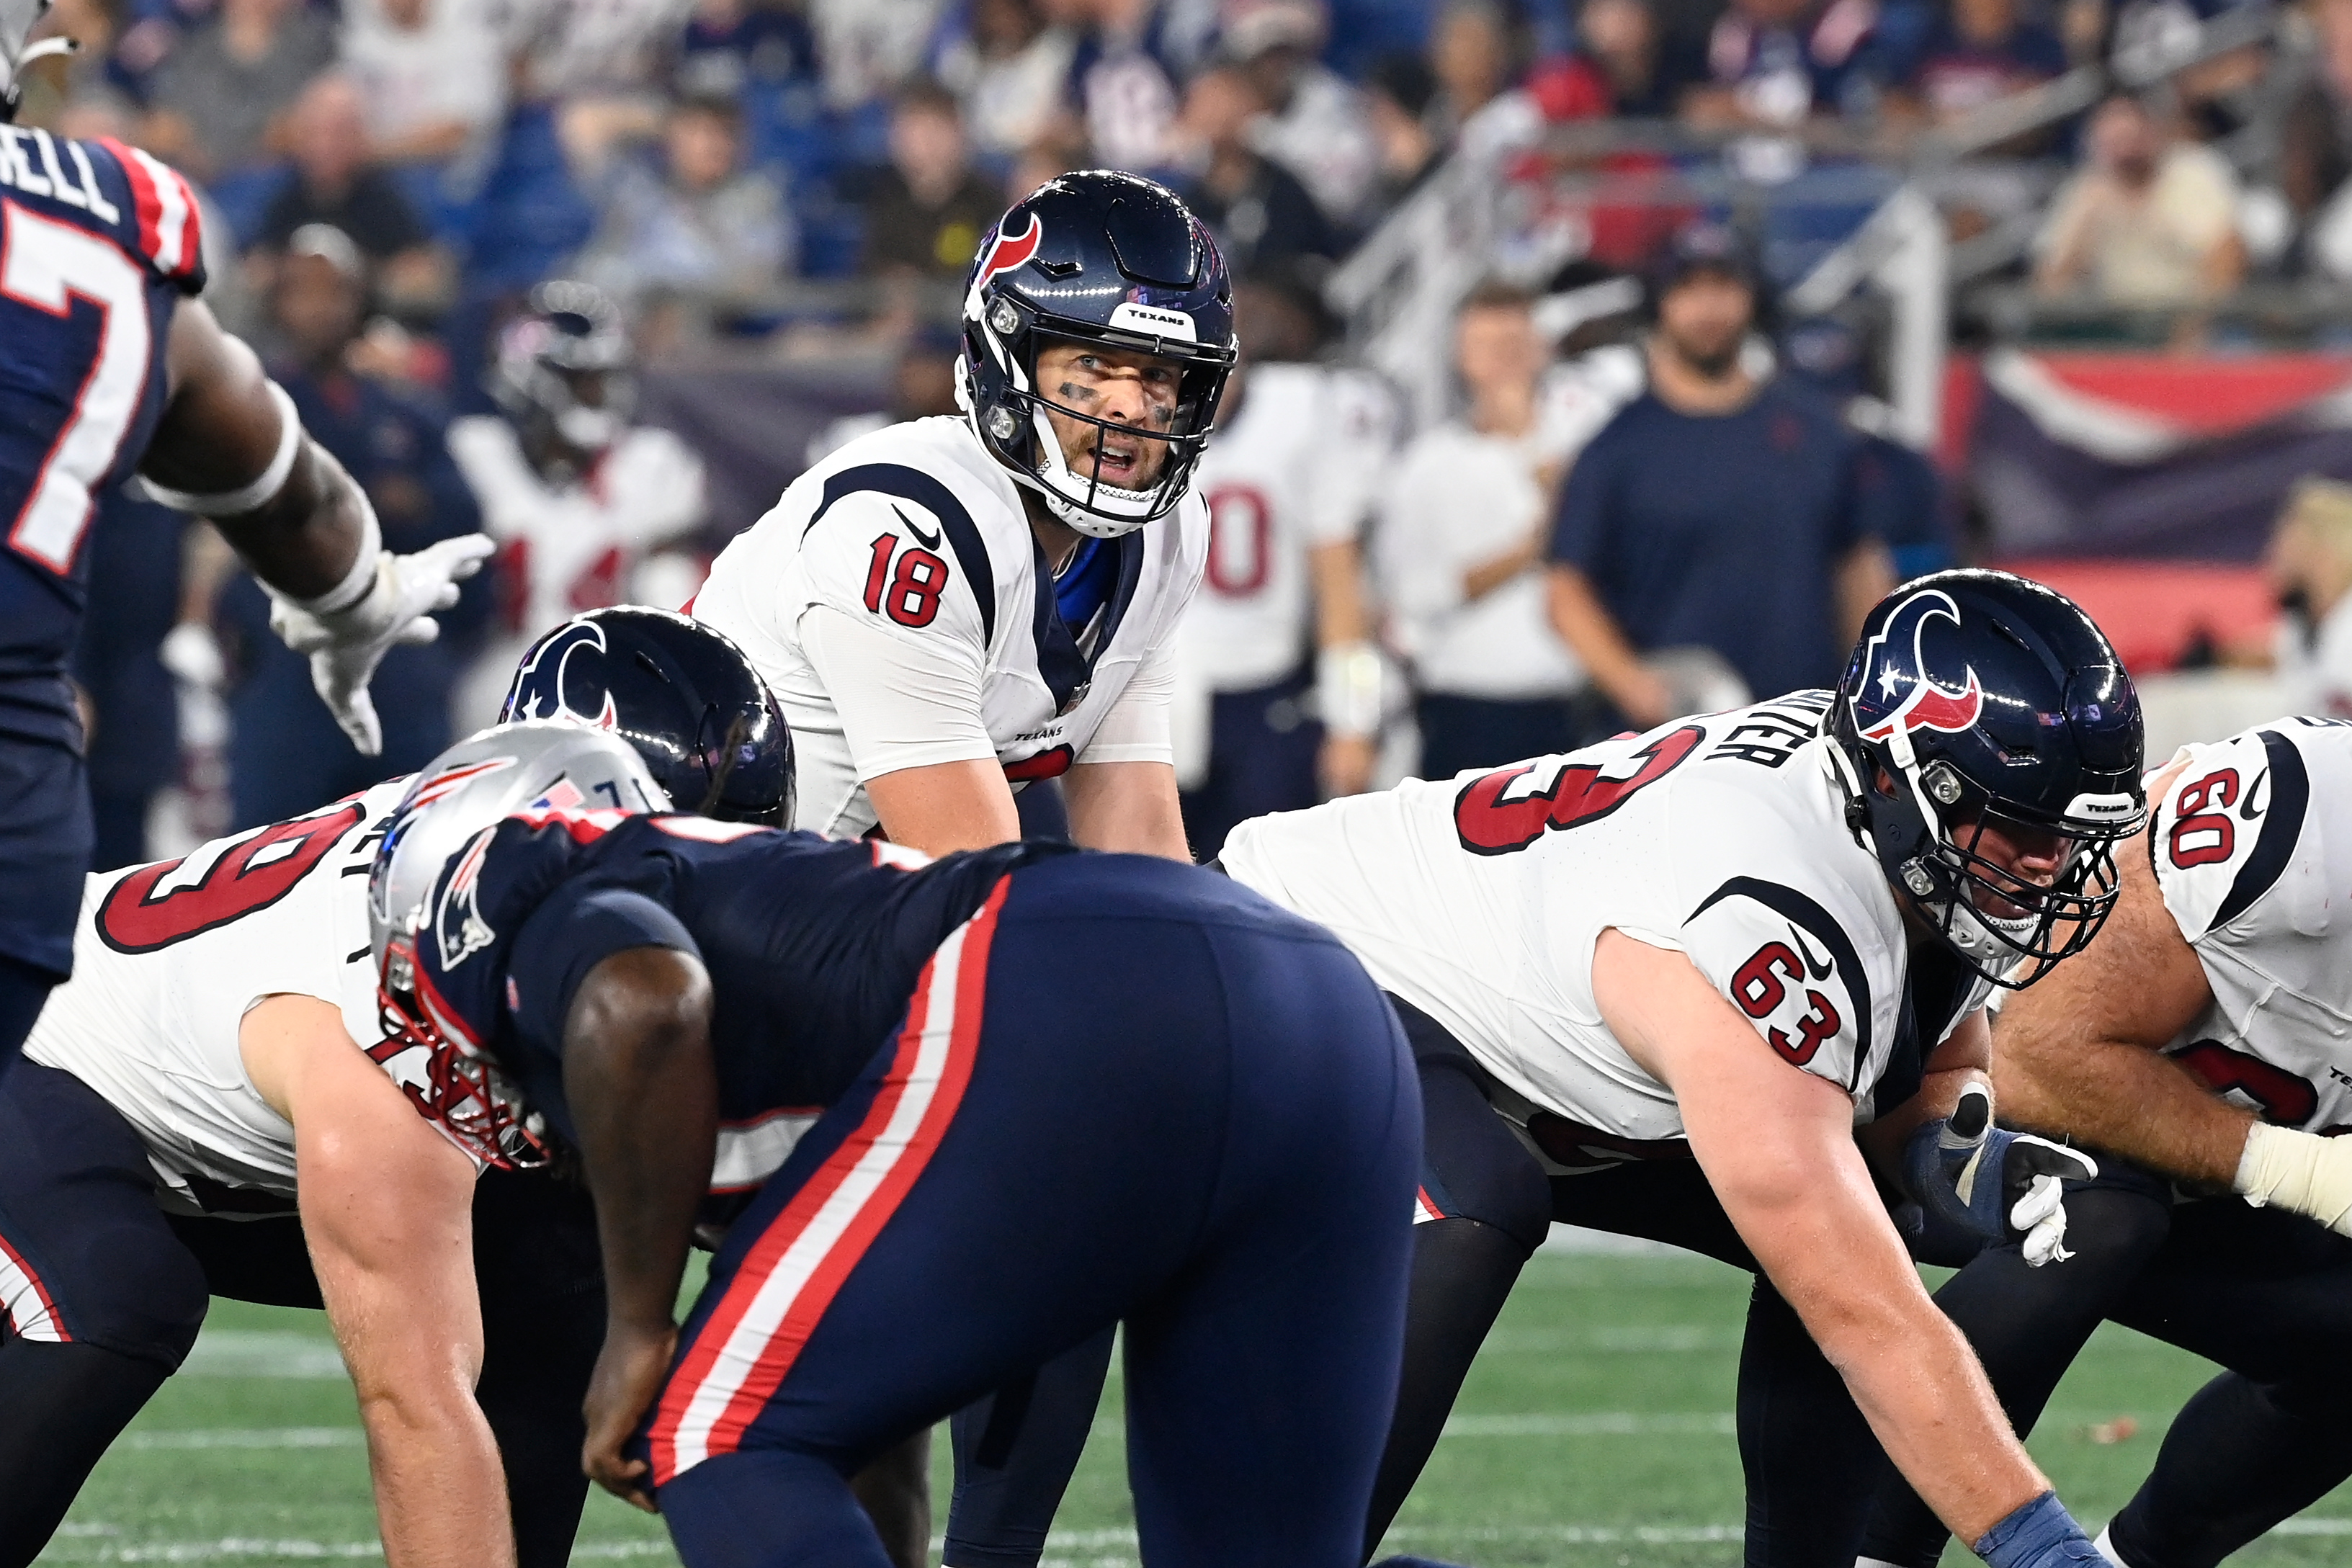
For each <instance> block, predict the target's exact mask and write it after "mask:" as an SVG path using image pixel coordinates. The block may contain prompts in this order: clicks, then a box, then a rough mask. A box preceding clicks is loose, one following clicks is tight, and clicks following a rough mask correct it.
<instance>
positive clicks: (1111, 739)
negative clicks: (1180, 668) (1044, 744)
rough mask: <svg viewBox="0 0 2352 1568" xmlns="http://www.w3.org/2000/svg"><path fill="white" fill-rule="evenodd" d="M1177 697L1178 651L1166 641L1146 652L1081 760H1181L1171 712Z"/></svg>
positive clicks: (1104, 717) (1169, 761)
mask: <svg viewBox="0 0 2352 1568" xmlns="http://www.w3.org/2000/svg"><path fill="white" fill-rule="evenodd" d="M1175 702H1176V655H1175V653H1174V651H1173V650H1172V648H1171V645H1170V644H1169V643H1160V645H1159V646H1158V647H1156V648H1154V649H1152V650H1151V652H1150V653H1149V654H1147V655H1145V657H1144V660H1143V664H1142V665H1141V666H1140V667H1139V668H1138V669H1137V670H1136V672H1135V674H1133V675H1132V676H1130V677H1129V680H1128V683H1127V689H1126V690H1125V691H1123V692H1121V693H1119V694H1118V701H1117V702H1115V703H1113V704H1112V705H1111V709H1110V712H1108V713H1107V714H1105V715H1104V716H1103V721H1102V727H1101V728H1099V729H1097V730H1096V731H1095V735H1094V738H1093V739H1092V740H1090V741H1088V742H1087V749H1086V751H1085V753H1084V754H1083V755H1081V756H1080V757H1079V758H1078V760H1079V761H1080V762H1168V763H1172V762H1174V761H1175V760H1176V743H1175V739H1174V731H1173V727H1172V719H1171V714H1172V712H1173V710H1174V707H1175Z"/></svg>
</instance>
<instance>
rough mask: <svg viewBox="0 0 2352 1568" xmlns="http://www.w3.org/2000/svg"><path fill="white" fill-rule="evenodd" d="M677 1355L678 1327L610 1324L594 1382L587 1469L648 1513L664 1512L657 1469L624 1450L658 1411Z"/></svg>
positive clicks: (584, 1451)
mask: <svg viewBox="0 0 2352 1568" xmlns="http://www.w3.org/2000/svg"><path fill="white" fill-rule="evenodd" d="M676 1351H677V1326H676V1325H675V1324H664V1325H663V1326H662V1327H660V1328H658V1329H656V1328H652V1327H631V1326H629V1325H627V1324H624V1323H607V1324H606V1325H605V1328H604V1349H603V1350H602V1351H601V1352H599V1353H598V1354H597V1356H596V1371H595V1373H594V1374H593V1375H592V1376H591V1377H590V1378H589V1380H588V1400H587V1404H586V1406H585V1407H584V1409H583V1414H585V1415H586V1416H587V1418H588V1441H587V1442H586V1444H585V1445H583V1447H582V1448H581V1450H580V1463H581V1468H582V1469H585V1470H586V1471H587V1472H588V1476H589V1479H591V1480H593V1481H594V1482H595V1483H596V1484H597V1485H598V1486H600V1487H603V1488H604V1490H606V1491H608V1492H611V1493H612V1494H613V1495H614V1497H616V1498H619V1499H620V1500H622V1501H623V1502H627V1503H635V1505H636V1506H637V1507H639V1508H641V1509H644V1510H645V1511H646V1512H647V1513H654V1512H656V1511H657V1510H656V1508H655V1507H654V1500H653V1492H652V1490H650V1489H649V1488H648V1487H647V1486H646V1480H647V1479H648V1471H649V1470H650V1469H651V1467H650V1466H648V1465H647V1464H646V1461H645V1460H643V1459H631V1458H624V1457H623V1456H622V1452H621V1450H622V1447H623V1445H625V1443H627V1442H628V1440H629V1438H630V1437H631V1435H632V1434H634V1433H635V1431H636V1429H637V1427H638V1426H639V1425H640V1424H641V1423H642V1422H643V1421H644V1420H645V1416H646V1411H647V1410H650V1409H651V1408H653V1403H654V1400H655V1398H656V1396H659V1395H660V1393H661V1387H662V1381H663V1379H665V1378H666V1377H667V1376H668V1375H669V1363H670V1357H671V1355H672V1354H675V1353H676Z"/></svg>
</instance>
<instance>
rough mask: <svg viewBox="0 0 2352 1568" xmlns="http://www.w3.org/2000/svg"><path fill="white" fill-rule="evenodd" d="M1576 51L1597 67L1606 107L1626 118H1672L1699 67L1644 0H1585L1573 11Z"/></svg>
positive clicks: (1621, 117) (1695, 76)
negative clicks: (1668, 36) (1668, 34)
mask: <svg viewBox="0 0 2352 1568" xmlns="http://www.w3.org/2000/svg"><path fill="white" fill-rule="evenodd" d="M1576 46H1577V52H1578V53H1579V54H1580V55H1582V56H1583V57H1584V58H1586V59H1587V60H1590V61H1591V63H1592V65H1593V66H1594V67H1595V68H1598V69H1599V71H1600V73H1601V78H1602V79H1603V81H1604V82H1605V83H1606V85H1607V88H1608V92H1609V103H1610V112H1611V113H1612V114H1614V115H1616V116H1617V117H1619V118H1620V119H1626V120H1664V119H1668V118H1671V117H1672V116H1673V114H1674V112H1675V107H1676V105H1677V104H1678V103H1679V101H1680V100H1681V98H1682V92H1683V89H1685V87H1687V86H1689V85H1690V84H1691V82H1692V81H1693V80H1695V79H1696V78H1697V76H1698V72H1697V70H1696V68H1694V67H1693V65H1692V63H1691V62H1688V61H1686V60H1685V59H1684V58H1683V57H1682V56H1683V55H1684V53H1685V51H1684V50H1681V49H1678V48H1675V47H1673V46H1672V45H1671V43H1670V42H1669V40H1667V39H1666V38H1665V37H1663V36H1662V35H1661V34H1660V32H1659V29H1658V18H1657V17H1656V16H1654V14H1653V13H1652V12H1651V10H1650V7H1649V5H1648V3H1647V0H1585V5H1584V9H1583V10H1581V11H1580V12H1578V13H1577V17H1576Z"/></svg>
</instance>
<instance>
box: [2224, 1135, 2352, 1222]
mask: <svg viewBox="0 0 2352 1568" xmlns="http://www.w3.org/2000/svg"><path fill="white" fill-rule="evenodd" d="M2231 1186H2233V1187H2235V1188H2236V1189H2237V1190H2238V1191H2239V1192H2240V1193H2241V1194H2242V1195H2244V1197H2245V1199H2246V1201H2247V1202H2248V1203H2251V1204H2252V1205H2253V1206H2254V1207H2256V1208H2260V1207H2263V1206H2264V1205H2266V1204H2276V1205H2277V1206H2278V1207H2281V1208H2284V1209H2289V1210H2292V1211H2293V1212H2294V1213H2296V1214H2303V1215H2308V1216H2310V1217H2311V1218H2314V1219H2315V1220H2317V1221H2319V1223H2320V1224H2322V1225H2325V1226H2326V1227H2327V1228H2329V1229H2330V1230H2336V1231H2341V1230H2343V1229H2344V1228H2345V1226H2346V1224H2347V1220H2352V1145H2344V1144H2341V1143H2339V1142H2338V1141H2337V1140H2336V1139H2334V1138H2323V1137H2320V1136H2318V1135H2317V1134H2313V1133H2302V1132H2297V1131H2296V1130H2295V1129H2294V1128H2293V1127H2273V1126H2272V1125H2271V1124H2269V1123H2267V1122H2257V1123H2255V1124H2253V1126H2252V1128H2251V1129H2250V1130H2249V1131H2248V1132H2247V1134H2246V1147H2245V1151H2244V1152H2243V1153H2242V1154H2241V1155H2239V1156H2238V1174H2237V1176H2236V1177H2235V1178H2234V1179H2233V1180H2232V1181H2231Z"/></svg>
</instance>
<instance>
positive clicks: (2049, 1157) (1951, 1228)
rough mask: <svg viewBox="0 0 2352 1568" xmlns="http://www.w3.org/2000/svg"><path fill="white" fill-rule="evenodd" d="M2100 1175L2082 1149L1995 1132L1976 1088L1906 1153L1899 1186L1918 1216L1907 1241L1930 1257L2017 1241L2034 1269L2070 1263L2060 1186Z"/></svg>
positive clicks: (1915, 1137) (1913, 1139)
mask: <svg viewBox="0 0 2352 1568" xmlns="http://www.w3.org/2000/svg"><path fill="white" fill-rule="evenodd" d="M2098 1174H2099V1164H2098V1162H2097V1161H2096V1160H2095V1159H2093V1158H2092V1157H2091V1156H2090V1155H2086V1154H2084V1152H2083V1151H2082V1150H2080V1149H2070V1148H2068V1147H2066V1146H2065V1145H2063V1144H2053V1143H2052V1142H2051V1141H2050V1140H2049V1139H2047V1138H2037V1137H2035V1136H2033V1135H2032V1134H2030V1133H2006V1132H2003V1131H2001V1130H2000V1128H1998V1127H1996V1126H1994V1125H1993V1124H1992V1092H1991V1091H1990V1090H1989V1089H1987V1088H1986V1087H1985V1086H1984V1085H1983V1084H1981V1083H1971V1084H1969V1086H1968V1087H1967V1088H1966V1089H1963V1090H1962V1091H1960V1098H1959V1103H1958V1104H1957V1105H1955V1106H1954V1107H1953V1108H1952V1113H1951V1115H1949V1116H1948V1117H1946V1118H1945V1119H1943V1120H1941V1121H1937V1122H1930V1123H1928V1124H1927V1125H1925V1126H1923V1127H1921V1128H1920V1129H1919V1130H1918V1131H1917V1132H1916V1133H1913V1134H1911V1136H1910V1139H1909V1140H1908V1141H1907V1142H1906V1144H1905V1145H1904V1146H1903V1176H1904V1181H1905V1185H1906V1186H1907V1187H1908V1189H1909V1195H1910V1197H1911V1201H1912V1204H1913V1205H1915V1206H1916V1207H1917V1209H1918V1214H1917V1216H1916V1224H1914V1225H1913V1226H1912V1227H1911V1228H1912V1233H1913V1236H1914V1238H1915V1239H1917V1240H1919V1241H1921V1242H1923V1243H1925V1244H1926V1248H1927V1249H1928V1250H1930V1251H1933V1252H1936V1253H1948V1252H1950V1251H1952V1250H1955V1249H1956V1244H1957V1249H1958V1250H1961V1251H1966V1250H1968V1249H1970V1247H1971V1246H1972V1245H1974V1244H1980V1243H1985V1242H1990V1243H1991V1244H1992V1245H1994V1246H2000V1245H2002V1244H2004V1243H2007V1242H2011V1241H2018V1242H2022V1243H2023V1245H2024V1249H2025V1260H2026V1262H2027V1263H2029V1264H2031V1265H2032V1266H2033V1267H2034V1268H2037V1269H2038V1268H2040V1267H2041V1266H2042V1264H2044V1263H2051V1262H2063V1261H2064V1260H2066V1259H2068V1258H2071V1257H2073V1256H2074V1254H2073V1253H2071V1252H2069V1251H2067V1250H2066V1185H2065V1184H2066V1183H2068V1182H2070V1181H2089V1180H2091V1179H2093V1178H2094V1177H2095V1176H2097V1175H2098ZM1907 1218H1911V1217H1909V1216H1906V1219H1907Z"/></svg>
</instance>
